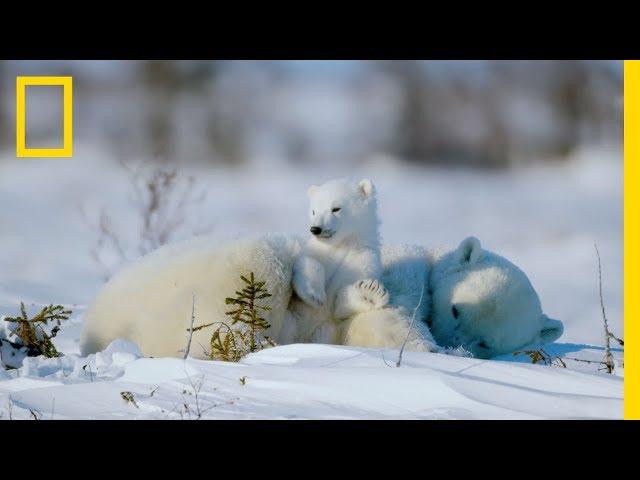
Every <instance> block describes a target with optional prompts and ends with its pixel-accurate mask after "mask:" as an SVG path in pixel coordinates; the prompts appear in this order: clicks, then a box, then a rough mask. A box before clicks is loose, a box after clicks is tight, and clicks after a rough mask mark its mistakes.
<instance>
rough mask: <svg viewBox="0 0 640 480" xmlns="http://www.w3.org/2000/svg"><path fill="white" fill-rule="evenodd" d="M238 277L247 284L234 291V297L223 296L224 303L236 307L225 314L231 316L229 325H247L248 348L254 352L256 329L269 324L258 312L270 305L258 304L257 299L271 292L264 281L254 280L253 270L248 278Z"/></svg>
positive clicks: (268, 295) (266, 309)
mask: <svg viewBox="0 0 640 480" xmlns="http://www.w3.org/2000/svg"><path fill="white" fill-rule="evenodd" d="M240 278H241V279H242V281H243V282H244V283H246V284H247V286H246V287H244V288H243V289H242V290H238V291H236V296H235V297H227V298H225V300H224V303H225V304H227V305H234V306H235V307H237V308H236V309H235V310H231V311H229V312H226V314H227V315H229V316H230V317H231V318H233V321H232V322H231V325H235V324H236V323H238V322H241V323H244V324H245V325H248V326H249V330H250V337H249V349H250V351H251V352H255V351H256V349H257V343H256V333H257V331H258V330H266V329H267V328H269V327H270V326H271V325H270V324H269V322H267V321H266V320H265V319H264V317H261V316H260V313H259V311H260V310H262V311H269V310H271V307H269V306H268V305H260V304H259V301H260V300H264V299H265V298H269V297H270V296H271V294H270V293H269V291H268V290H267V288H266V287H265V283H266V282H256V281H255V277H254V275H253V272H251V273H250V274H249V278H247V277H245V276H244V275H240Z"/></svg>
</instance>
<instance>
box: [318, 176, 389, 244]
mask: <svg viewBox="0 0 640 480" xmlns="http://www.w3.org/2000/svg"><path fill="white" fill-rule="evenodd" d="M308 194H309V200H310V201H309V231H310V232H311V234H312V235H313V236H314V237H315V238H317V239H318V240H319V241H322V242H326V243H334V244H335V243H340V242H342V241H344V240H348V239H351V238H352V239H359V240H365V241H366V240H369V241H375V242H377V241H378V218H377V212H376V210H377V206H376V196H375V188H374V186H373V183H372V182H371V180H366V179H365V180H362V181H360V182H358V183H353V182H350V181H348V180H345V179H337V180H331V181H328V182H326V183H324V184H322V185H320V186H315V185H312V186H311V187H309V191H308Z"/></svg>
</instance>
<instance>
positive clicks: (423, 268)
mask: <svg viewBox="0 0 640 480" xmlns="http://www.w3.org/2000/svg"><path fill="white" fill-rule="evenodd" d="M382 265H383V276H382V281H383V282H384V284H385V286H386V287H387V290H388V292H389V294H390V300H389V304H388V305H387V306H385V307H384V308H382V309H376V310H371V311H369V312H364V313H360V314H357V315H355V316H354V317H352V318H351V319H350V320H348V321H347V322H345V324H344V333H343V336H342V343H343V344H345V345H351V346H358V347H371V348H373V347H375V348H398V347H400V346H401V345H402V344H403V342H404V341H405V338H407V335H408V334H409V339H408V342H407V346H406V349H407V350H410V351H411V350H413V351H429V352H436V351H440V349H439V348H438V346H437V345H436V343H435V341H434V340H433V337H432V336H431V332H430V331H429V327H428V325H427V321H428V315H429V305H430V292H429V288H428V284H427V282H428V279H429V270H430V266H429V262H428V252H427V250H426V249H424V248H422V247H417V246H411V245H399V246H384V247H382ZM414 312H415V321H414V328H413V329H411V332H409V327H410V325H411V320H412V318H413V315H414Z"/></svg>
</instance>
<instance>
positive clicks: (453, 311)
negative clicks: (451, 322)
mask: <svg viewBox="0 0 640 480" xmlns="http://www.w3.org/2000/svg"><path fill="white" fill-rule="evenodd" d="M451 313H452V314H453V318H458V317H459V316H460V312H459V311H458V307H456V306H455V305H454V306H452V307H451Z"/></svg>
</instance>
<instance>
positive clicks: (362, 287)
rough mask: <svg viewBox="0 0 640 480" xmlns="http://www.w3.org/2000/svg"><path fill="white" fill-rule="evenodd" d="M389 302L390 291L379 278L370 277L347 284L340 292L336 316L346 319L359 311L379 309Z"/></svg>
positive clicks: (338, 318) (336, 304) (337, 299)
mask: <svg viewBox="0 0 640 480" xmlns="http://www.w3.org/2000/svg"><path fill="white" fill-rule="evenodd" d="M388 303H389V292H387V289H386V288H384V285H383V284H382V282H380V281H379V280H375V279H372V278H368V279H366V280H359V281H357V282H355V283H352V284H350V285H347V286H346V287H344V288H343V289H342V290H340V291H339V292H338V295H337V297H336V303H335V307H334V313H333V315H334V318H335V319H336V320H344V319H346V318H349V317H351V316H353V315H355V314H357V313H364V312H368V311H370V310H377V309H379V308H382V307H384V306H385V305H387V304H388Z"/></svg>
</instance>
